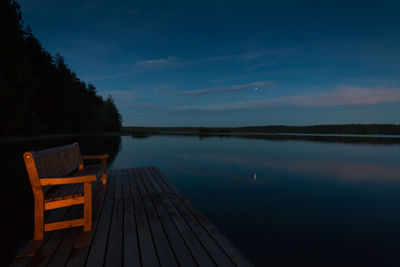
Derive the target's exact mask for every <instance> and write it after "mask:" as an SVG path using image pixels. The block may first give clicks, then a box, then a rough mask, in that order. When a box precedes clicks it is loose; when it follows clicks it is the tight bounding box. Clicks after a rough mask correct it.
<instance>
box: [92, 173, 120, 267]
mask: <svg viewBox="0 0 400 267" xmlns="http://www.w3.org/2000/svg"><path fill="white" fill-rule="evenodd" d="M113 174H114V175H115V174H116V172H113ZM114 191H115V184H114V182H113V181H112V179H107V191H106V194H105V196H104V206H103V211H102V213H101V216H100V218H99V222H98V225H97V229H96V233H95V236H94V237H93V240H92V243H91V246H90V250H89V254H88V258H87V262H86V266H102V265H103V263H104V255H105V253H106V248H107V243H108V233H109V230H110V227H109V226H110V221H111V216H112V211H113V206H114V201H113V198H114Z"/></svg>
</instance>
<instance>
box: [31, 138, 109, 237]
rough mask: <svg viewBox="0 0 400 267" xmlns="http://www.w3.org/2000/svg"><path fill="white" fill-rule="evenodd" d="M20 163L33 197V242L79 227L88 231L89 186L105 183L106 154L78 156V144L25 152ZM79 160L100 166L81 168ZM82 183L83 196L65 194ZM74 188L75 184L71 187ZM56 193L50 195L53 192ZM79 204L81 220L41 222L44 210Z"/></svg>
mask: <svg viewBox="0 0 400 267" xmlns="http://www.w3.org/2000/svg"><path fill="white" fill-rule="evenodd" d="M23 157H24V161H25V166H26V170H27V172H28V176H29V180H30V182H31V185H32V191H33V195H34V198H35V215H34V223H35V227H34V239H35V240H42V239H43V236H44V232H47V231H53V230H58V229H64V228H71V227H76V226H83V230H84V231H85V232H87V231H91V230H92V184H93V183H94V182H96V181H97V180H98V179H101V180H102V182H103V183H104V184H105V183H106V179H107V178H106V160H107V158H108V155H91V156H82V155H81V153H80V150H79V145H78V143H73V144H71V145H66V146H60V147H55V148H50V149H45V150H40V151H28V152H25V153H24V155H23ZM83 160H101V164H96V165H88V166H84V164H83ZM79 183H82V184H83V194H76V192H75V194H72V195H71V193H68V192H71V190H68V186H71V185H72V184H79ZM75 186H76V185H75ZM55 190H56V191H57V192H58V194H51V192H52V191H53V192H54V191H55ZM79 204H83V210H84V212H83V213H84V215H83V218H79V219H73V220H66V221H58V222H51V223H45V220H44V219H45V218H44V213H45V211H46V210H52V209H57V208H63V207H68V206H72V205H79Z"/></svg>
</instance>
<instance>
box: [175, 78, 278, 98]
mask: <svg viewBox="0 0 400 267" xmlns="http://www.w3.org/2000/svg"><path fill="white" fill-rule="evenodd" d="M273 84H274V83H273V82H265V81H262V82H254V83H246V84H239V85H234V86H228V87H219V88H205V89H198V90H193V91H185V92H183V95H186V96H202V95H209V94H218V93H231V92H238V91H244V90H248V89H254V88H257V89H258V88H259V87H260V88H265V87H270V86H272V85H273Z"/></svg>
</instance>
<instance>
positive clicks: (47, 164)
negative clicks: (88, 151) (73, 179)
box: [23, 143, 82, 192]
mask: <svg viewBox="0 0 400 267" xmlns="http://www.w3.org/2000/svg"><path fill="white" fill-rule="evenodd" d="M23 156H24V161H25V166H26V170H27V172H28V175H29V180H30V182H31V185H32V190H33V191H34V192H35V191H37V190H39V189H40V190H41V186H40V181H39V179H40V178H55V177H66V176H68V175H69V174H71V173H72V172H73V171H75V170H76V169H77V168H78V167H79V165H80V164H81V162H82V159H81V153H80V150H79V145H78V143H73V144H71V145H66V146H59V147H54V148H49V149H45V150H39V151H28V152H25V153H24V155H23Z"/></svg>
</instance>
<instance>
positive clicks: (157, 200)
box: [12, 154, 252, 266]
mask: <svg viewBox="0 0 400 267" xmlns="http://www.w3.org/2000/svg"><path fill="white" fill-rule="evenodd" d="M46 155H47V156H48V155H49V154H46ZM108 177H109V181H108V184H107V185H104V184H103V183H101V182H98V183H96V185H95V186H94V189H93V192H92V194H93V199H94V200H93V206H92V209H93V215H94V216H93V219H94V222H93V230H92V231H90V232H86V233H85V232H84V231H83V230H84V229H83V227H80V228H68V229H61V230H59V231H54V232H45V233H44V237H43V240H41V241H34V240H32V241H30V242H29V243H28V245H27V247H26V248H25V250H24V253H21V254H20V257H19V258H18V259H16V260H15V261H14V262H13V263H12V266H252V264H251V262H249V261H248V260H247V258H246V257H245V256H244V255H243V254H241V253H240V251H238V250H237V249H236V248H235V247H234V246H233V244H232V243H231V242H230V241H229V240H228V239H227V238H226V237H225V236H223V235H222V234H221V233H220V232H219V231H218V230H217V229H216V227H215V226H214V225H213V224H212V223H211V222H210V221H209V220H208V219H207V218H205V216H204V215H202V214H201V213H200V212H199V211H198V210H197V209H196V208H194V206H193V205H192V204H191V203H190V202H189V200H188V199H187V198H186V197H185V196H183V195H182V194H181V193H180V192H179V191H178V189H176V187H175V186H174V185H173V184H172V183H171V182H170V181H169V180H168V179H166V177H165V176H163V175H162V173H161V172H160V171H159V170H158V169H157V168H155V167H149V168H135V169H119V170H111V171H109V173H108ZM82 187H83V185H82V184H74V185H72V186H69V185H68V186H67V185H65V186H64V188H60V191H61V192H62V193H63V194H67V195H69V196H68V198H67V199H65V198H62V200H61V201H64V200H70V199H73V198H71V197H70V196H74V195H79V194H80V193H79V192H81V191H82ZM88 188H89V187H88ZM90 189H92V186H90ZM85 194H86V193H84V196H85ZM49 195H51V196H52V200H55V199H58V197H57V196H58V192H55V191H50V193H49ZM80 197H82V196H80ZM47 203H51V202H47ZM60 211H62V212H60ZM49 212H50V214H49V215H50V216H49V217H52V218H51V221H53V220H55V223H48V224H46V227H47V229H46V230H48V228H49V227H50V228H53V229H55V228H57V229H58V228H62V227H63V226H65V225H62V224H70V225H77V224H81V225H83V224H84V219H79V217H80V216H82V215H83V214H84V208H83V207H82V206H79V205H74V206H69V207H65V208H62V209H52V210H50V211H49ZM76 217H78V219H77V218H76ZM61 219H62V220H64V221H61V222H59V220H61ZM22 255H24V256H22Z"/></svg>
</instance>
